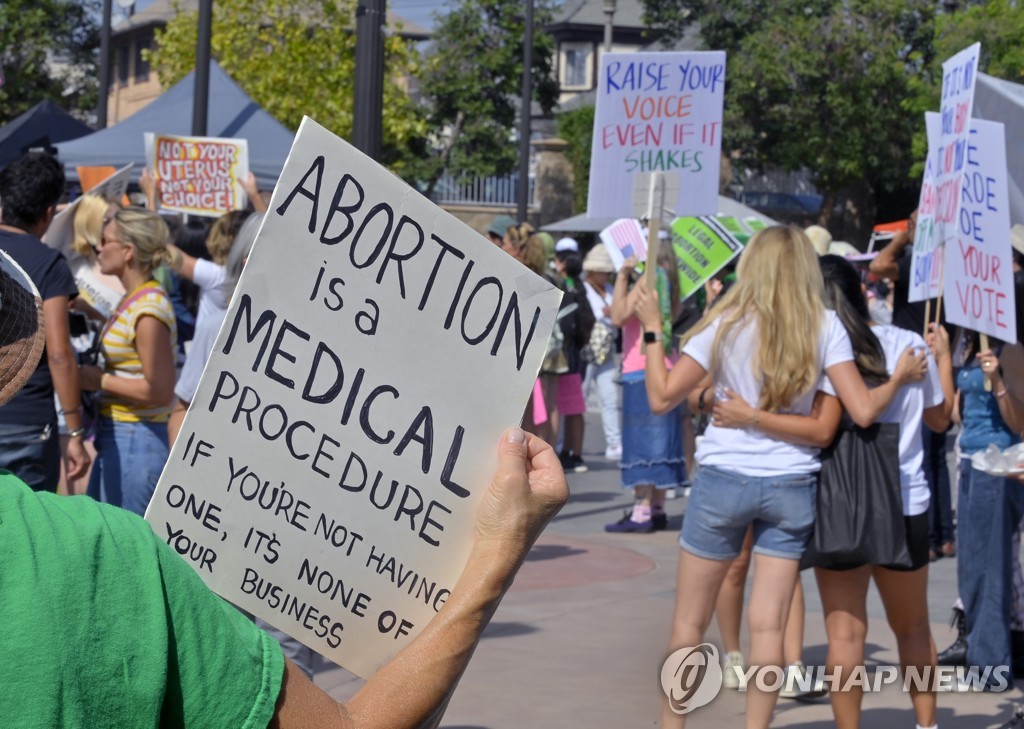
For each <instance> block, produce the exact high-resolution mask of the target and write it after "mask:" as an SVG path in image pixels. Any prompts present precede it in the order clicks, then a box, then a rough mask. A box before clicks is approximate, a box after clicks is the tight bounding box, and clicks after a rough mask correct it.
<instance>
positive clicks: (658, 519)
mask: <svg viewBox="0 0 1024 729" xmlns="http://www.w3.org/2000/svg"><path fill="white" fill-rule="evenodd" d="M651 525H652V526H653V527H654V530H655V531H659V530H662V529H668V514H664V513H663V514H651Z"/></svg>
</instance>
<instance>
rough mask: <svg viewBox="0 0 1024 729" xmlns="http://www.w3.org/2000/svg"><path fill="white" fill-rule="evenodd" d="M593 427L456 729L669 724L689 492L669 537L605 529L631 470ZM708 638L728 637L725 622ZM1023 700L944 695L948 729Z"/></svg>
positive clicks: (460, 700)
mask: <svg viewBox="0 0 1024 729" xmlns="http://www.w3.org/2000/svg"><path fill="white" fill-rule="evenodd" d="M587 429H588V435H587V447H586V448H585V449H584V457H585V458H586V460H587V463H588V465H589V466H590V471H589V472H588V473H586V474H580V475H573V476H571V477H570V489H571V491H572V496H571V498H570V501H569V503H568V504H567V505H566V507H565V509H564V510H563V511H562V513H561V514H559V515H558V516H557V517H556V518H555V520H554V522H553V523H552V524H551V526H550V527H549V529H548V530H547V531H546V532H545V534H544V536H543V538H542V539H541V540H540V542H539V543H538V544H537V546H536V547H535V548H534V550H533V552H532V553H531V555H530V557H529V559H528V561H527V563H526V565H525V566H524V567H523V569H522V571H521V572H520V574H519V576H518V578H517V579H516V583H515V585H514V586H513V589H512V591H511V592H510V593H509V594H508V595H507V597H506V598H505V601H504V602H503V603H502V605H501V608H500V609H499V610H498V613H497V615H496V616H495V618H494V621H493V622H492V623H491V625H490V627H489V628H488V630H487V632H486V634H485V636H484V640H483V641H482V643H481V645H480V648H479V649H478V651H477V654H476V656H475V657H474V659H473V663H472V664H471V666H470V668H469V670H468V671H467V673H466V675H465V677H464V678H463V680H462V683H461V685H460V687H459V689H458V691H457V692H456V694H455V697H454V699H453V700H452V703H451V706H450V708H449V710H448V713H447V715H446V717H445V721H444V722H443V723H442V726H443V727H446V728H447V729H524V728H536V729H563V728H564V729H570V728H571V729H583V728H586V729H631V728H633V727H653V726H656V725H657V717H658V701H659V696H660V689H659V688H658V680H657V676H658V672H659V670H660V666H661V660H662V659H663V657H664V651H665V645H666V640H667V637H668V625H669V618H670V615H671V611H672V605H673V601H674V599H675V569H676V561H677V557H678V546H677V543H676V536H677V534H676V533H677V532H678V528H679V525H680V520H681V517H682V513H683V511H684V509H685V505H686V504H685V499H676V500H674V501H669V502H668V513H669V516H670V522H669V530H668V531H666V532H660V533H655V534H649V535H611V534H606V533H605V532H604V531H603V526H604V524H605V523H608V522H611V521H615V520H617V519H618V518H619V517H620V516H621V513H622V509H623V508H624V507H625V506H626V505H627V503H628V501H629V499H628V498H627V495H626V494H624V493H623V492H622V491H621V489H619V487H618V468H617V467H616V466H615V464H612V463H609V462H607V461H605V460H604V459H603V458H602V457H600V456H599V455H597V453H599V452H600V451H602V450H603V440H602V437H601V435H600V425H599V421H598V420H597V419H596V417H591V416H590V415H588V416H587ZM954 562H955V560H950V559H945V560H940V561H939V562H936V563H934V564H933V565H932V566H931V568H930V570H931V574H930V578H929V603H930V607H931V618H932V630H933V633H934V635H935V641H936V644H937V645H938V646H939V649H940V650H941V649H942V648H944V647H945V646H946V645H948V644H949V642H950V641H951V639H952V633H951V632H950V630H949V627H948V625H947V619H948V617H949V611H950V606H951V605H952V603H953V601H954V599H955V597H956V565H955V564H954ZM804 587H805V588H806V594H807V618H806V630H805V651H804V661H805V663H807V664H808V665H815V664H821V663H823V662H824V657H825V646H826V641H825V633H824V626H823V624H822V616H821V605H820V602H819V601H818V597H817V588H816V586H815V584H814V580H813V577H812V576H811V575H810V574H809V573H805V575H804ZM869 614H870V616H871V618H872V623H871V627H870V633H869V636H868V643H869V645H868V660H869V662H870V663H874V664H892V663H894V662H895V661H896V652H895V640H894V638H893V635H892V633H891V632H890V631H889V629H888V627H887V626H886V624H885V621H884V617H883V615H884V614H883V612H882V606H881V601H880V600H879V598H878V595H877V593H876V592H874V590H872V592H871V594H870V597H869ZM708 639H709V640H711V641H713V642H718V634H717V632H716V629H715V627H714V626H712V629H711V632H710V633H709V635H708ZM745 640H746V638H745V636H744V641H745ZM316 681H317V683H318V684H319V685H321V686H322V687H324V688H325V689H326V690H327V691H329V692H330V693H331V695H333V696H335V697H336V698H339V699H342V698H345V697H347V696H350V695H351V694H352V693H354V692H355V691H356V690H357V689H358V687H359V686H360V684H361V682H360V680H359V679H357V678H355V677H354V676H352V675H351V674H349V673H348V672H346V671H344V670H342V669H339V668H336V667H333V666H329V665H328V664H324V665H323V670H321V671H319V672H318V673H317V676H316ZM1019 686H1024V683H1021V684H1019ZM1017 703H1024V693H1022V691H1021V688H1020V687H1014V688H1013V689H1012V690H1010V691H1008V692H1005V693H1002V694H945V695H940V697H939V717H938V718H939V725H940V726H941V727H942V728H943V729H949V728H951V727H957V728H959V727H964V728H970V729H975V728H978V729H987V728H990V727H999V726H1001V725H1002V724H1003V723H1004V722H1005V721H1006V720H1007V719H1008V718H1009V717H1010V716H1011V715H1012V712H1013V708H1014V706H1015V704H1017ZM864 709H865V711H864V715H863V724H862V725H863V726H864V727H869V728H871V729H905V728H912V727H913V726H914V724H915V722H914V716H913V713H912V712H911V711H910V701H909V698H908V697H907V696H905V695H902V694H900V693H897V692H883V693H879V694H871V695H868V696H866V697H865V700H864ZM742 716H743V697H742V695H741V694H737V693H735V692H731V691H728V690H724V691H723V693H722V694H721V695H719V696H718V698H716V699H715V700H714V701H713V702H712V703H711V704H709V705H708V706H706V707H703V708H701V709H699V710H697V711H696V712H695V713H693V714H691V719H690V721H689V722H688V724H687V726H688V727H694V729H700V728H701V727H713V728H714V729H725V728H726V727H736V726H742ZM773 726H779V727H801V728H802V729H824V728H825V727H830V726H833V723H832V715H831V710H830V708H829V705H828V701H827V700H819V701H816V702H812V703H800V702H796V701H792V700H785V699H783V700H780V702H779V707H778V709H777V711H776V716H775V721H774V723H773Z"/></svg>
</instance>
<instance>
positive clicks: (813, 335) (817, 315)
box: [637, 226, 925, 729]
mask: <svg viewBox="0 0 1024 729" xmlns="http://www.w3.org/2000/svg"><path fill="white" fill-rule="evenodd" d="M737 276H738V280H737V282H736V283H735V284H734V285H733V286H732V287H731V288H730V289H729V291H728V293H726V294H725V295H724V296H722V297H721V298H720V299H719V300H718V302H716V304H715V306H714V307H713V308H712V309H711V310H710V311H709V312H708V313H707V314H706V315H705V317H704V318H703V319H702V320H701V321H700V322H698V323H697V324H696V325H695V326H694V327H693V329H691V330H690V331H689V332H688V333H687V337H686V339H685V340H684V343H683V353H682V357H681V358H680V360H679V361H678V362H677V363H676V365H675V366H674V367H673V368H672V370H671V372H670V371H669V370H668V369H667V368H666V367H665V363H664V358H663V357H661V356H660V354H661V353H662V351H663V350H662V342H661V337H660V332H661V314H660V309H659V306H658V301H657V295H656V294H655V293H654V292H652V291H650V289H648V288H647V287H646V286H643V284H641V290H640V294H639V300H638V303H637V315H638V317H639V319H640V320H641V322H642V323H643V326H644V332H645V337H644V338H645V340H646V341H647V343H648V344H647V346H648V351H647V372H646V376H647V377H646V383H647V395H648V398H649V400H650V403H651V408H652V409H653V410H654V411H655V412H665V411H667V410H669V409H670V408H672V407H674V406H675V405H678V404H679V403H680V402H682V401H683V399H685V398H686V397H687V395H688V394H689V393H690V391H691V390H693V389H694V388H695V387H697V385H698V384H699V383H700V382H701V381H702V380H703V379H704V378H705V377H706V376H707V375H708V374H711V376H712V379H713V381H714V382H715V383H717V384H718V385H720V386H724V387H725V388H728V389H729V390H731V391H734V392H735V393H737V394H739V395H740V396H741V397H742V398H743V399H744V400H746V401H747V402H749V403H756V409H754V410H753V411H752V413H751V416H750V422H749V424H748V425H749V427H747V428H741V429H736V428H720V427H716V425H715V424H714V422H712V424H711V425H710V426H709V427H708V429H707V431H706V432H705V434H704V438H703V440H702V442H701V445H700V448H699V450H698V453H697V459H698V461H699V462H700V464H701V468H700V470H699V471H698V472H697V476H696V479H695V480H694V484H693V492H692V495H691V497H690V502H689V504H688V505H687V511H686V518H685V519H684V520H683V529H682V532H681V534H680V537H679V543H680V547H681V550H680V554H679V569H678V572H677V575H676V606H675V614H674V618H673V621H672V631H671V639H670V645H669V653H672V652H673V651H675V650H677V649H679V648H683V647H688V646H697V645H698V644H700V642H701V641H702V639H703V636H704V631H705V630H706V629H707V626H708V624H709V623H710V622H711V618H712V615H713V614H714V608H715V601H716V598H717V596H718V590H719V588H720V587H721V584H722V581H723V579H724V578H725V575H726V572H727V571H728V569H729V565H730V564H731V563H732V560H733V559H735V558H736V556H737V555H739V553H740V550H741V547H742V544H743V538H744V535H745V534H746V532H747V529H748V527H750V526H751V525H753V528H754V547H753V554H754V565H755V569H754V585H753V590H752V591H751V596H750V609H749V612H748V620H749V627H750V644H751V649H750V655H749V662H750V665H755V666H776V667H779V670H780V671H781V666H782V663H783V631H784V628H785V625H786V620H787V618H788V613H789V606H790V600H791V598H792V595H793V589H794V586H795V584H796V580H797V577H798V568H799V561H800V557H801V556H802V555H803V552H804V548H805V547H806V545H807V542H808V541H809V539H810V536H811V531H812V528H813V525H814V503H815V487H816V486H815V481H816V476H815V474H816V472H817V471H818V470H819V469H820V460H819V449H820V448H821V447H822V446H823V445H825V443H826V442H827V441H825V440H824V437H823V435H822V430H823V428H822V427H821V426H820V425H818V424H817V423H816V422H815V421H813V420H811V419H806V421H805V423H806V427H805V431H806V432H805V433H803V434H802V436H801V437H798V438H797V439H796V440H798V441H799V442H800V443H801V444H797V443H792V442H786V441H785V440H782V439H781V438H779V437H777V436H775V435H772V433H773V432H775V431H774V430H773V423H772V421H773V419H777V418H778V417H780V416H782V417H785V416H783V415H782V414H783V413H791V414H798V415H808V414H810V413H811V412H812V408H813V407H814V405H815V399H816V393H817V392H818V389H819V386H820V385H821V384H822V376H823V375H825V374H827V375H828V378H829V380H830V382H831V384H832V386H833V387H834V389H835V391H836V393H837V394H838V396H839V399H840V400H841V402H842V404H843V405H844V406H845V407H846V409H847V411H848V412H849V413H850V415H851V417H852V418H853V420H854V422H856V423H857V424H858V425H862V426H866V425H869V424H870V423H872V422H874V420H875V419H876V418H878V417H879V416H880V415H881V414H882V412H883V411H884V410H885V408H886V407H887V406H888V404H889V403H890V401H891V400H892V399H893V397H894V396H895V394H896V392H897V390H898V388H899V386H900V385H901V384H903V383H904V382H909V381H914V380H919V379H921V378H922V377H923V374H924V369H925V361H924V356H923V354H921V355H917V354H915V353H914V352H913V351H911V350H909V349H908V350H907V351H905V352H903V354H902V356H901V358H900V360H899V364H898V365H897V367H896V368H895V371H894V373H893V376H892V378H891V379H890V380H889V381H888V382H886V383H885V384H882V385H880V386H878V387H876V388H873V389H870V390H869V389H868V387H867V386H866V385H865V384H864V380H863V379H862V378H861V376H860V373H859V372H858V370H857V367H856V365H855V364H854V355H853V350H852V347H851V345H850V338H849V336H848V335H847V333H846V330H845V329H844V328H843V325H842V323H841V322H840V321H839V319H838V317H837V316H836V315H835V313H834V312H831V311H828V310H826V308H825V304H824V301H823V298H824V284H823V280H822V275H821V271H820V269H819V267H818V257H817V255H816V254H815V252H814V248H813V247H812V245H811V242H810V241H809V240H808V239H807V236H806V235H805V234H804V233H803V232H802V231H800V230H799V229H797V228H790V227H783V226H774V227H771V228H766V229H765V230H763V231H761V232H760V233H758V234H757V235H755V236H754V238H753V239H751V241H750V243H749V244H748V245H747V248H746V250H745V252H744V254H743V256H742V257H741V259H740V262H739V266H738V268H737ZM834 420H835V423H836V424H837V423H838V412H836V413H835V416H834ZM833 430H834V426H833ZM787 437H790V438H792V435H790V436H787ZM828 438H829V440H830V439H831V435H829V436H828ZM769 683H770V682H769ZM762 688H763V684H758V683H757V682H754V683H753V684H751V685H749V686H748V691H747V697H746V698H747V710H746V726H747V727H748V729H754V728H755V727H756V728H762V727H767V726H768V724H769V722H770V721H771V716H772V712H773V710H774V708H775V703H776V700H777V699H778V691H777V689H776V691H774V692H768V691H763V690H762ZM675 698H676V700H678V692H677V695H676V697H675ZM673 708H674V707H673V704H672V701H671V700H668V701H665V702H663V704H662V724H661V725H662V726H663V727H681V726H683V722H684V717H683V716H681V715H679V714H678V713H677V712H676V711H675V710H673ZM676 708H678V707H676Z"/></svg>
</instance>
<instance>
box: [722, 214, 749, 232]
mask: <svg viewBox="0 0 1024 729" xmlns="http://www.w3.org/2000/svg"><path fill="white" fill-rule="evenodd" d="M716 220H717V221H718V222H719V223H721V225H722V227H723V228H725V229H726V230H728V231H729V232H730V233H732V234H733V235H746V234H747V229H746V228H744V227H743V223H741V222H740V221H739V220H738V219H737V218H736V217H735V216H732V215H719V216H718V217H717V218H716Z"/></svg>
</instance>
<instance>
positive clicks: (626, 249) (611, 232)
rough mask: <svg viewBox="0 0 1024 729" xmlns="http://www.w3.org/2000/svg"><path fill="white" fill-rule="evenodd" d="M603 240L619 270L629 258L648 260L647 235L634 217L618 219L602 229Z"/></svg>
mask: <svg viewBox="0 0 1024 729" xmlns="http://www.w3.org/2000/svg"><path fill="white" fill-rule="evenodd" d="M601 242H602V243H604V247H605V248H606V249H607V250H608V256H609V257H610V258H611V259H612V265H613V266H615V270H616V271H618V270H619V269H620V268H622V264H623V262H625V260H626V259H627V258H631V257H635V258H636V260H638V261H646V260H647V236H645V235H644V229H643V227H641V225H640V223H639V222H638V221H637V220H635V219H633V218H622V219H620V220H616V221H615V222H614V223H612V224H611V225H609V226H608V227H607V228H605V229H604V230H602V231H601Z"/></svg>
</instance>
